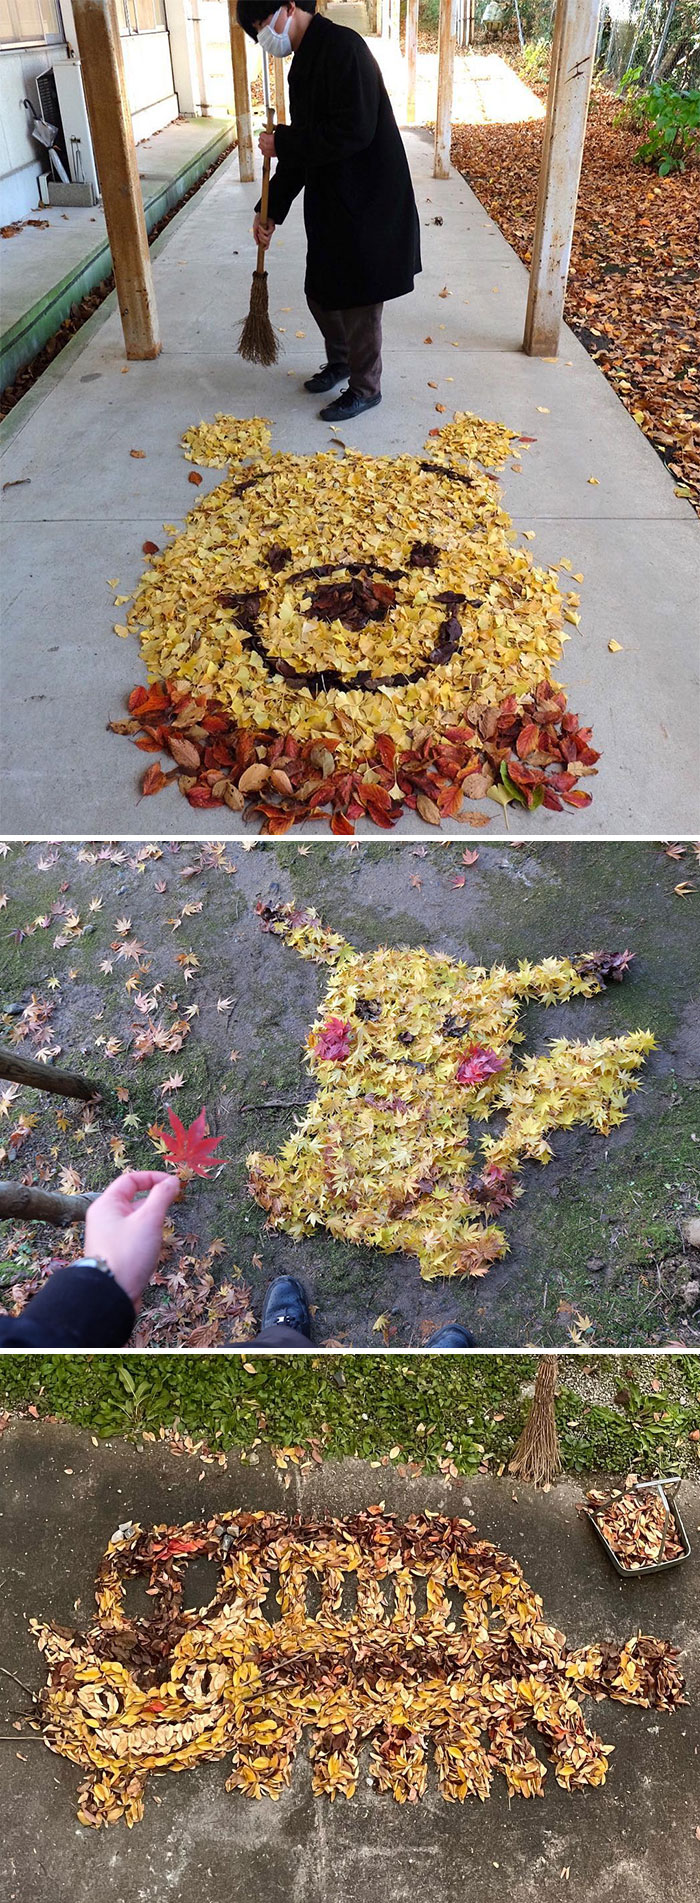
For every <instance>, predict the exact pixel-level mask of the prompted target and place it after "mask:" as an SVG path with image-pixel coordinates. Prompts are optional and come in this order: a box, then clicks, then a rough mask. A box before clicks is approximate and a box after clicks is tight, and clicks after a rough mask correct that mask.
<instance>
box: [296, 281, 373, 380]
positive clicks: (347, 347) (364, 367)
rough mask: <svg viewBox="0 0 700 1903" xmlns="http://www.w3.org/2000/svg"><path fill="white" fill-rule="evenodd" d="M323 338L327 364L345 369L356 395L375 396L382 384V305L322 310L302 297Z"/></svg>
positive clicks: (313, 302)
mask: <svg viewBox="0 0 700 1903" xmlns="http://www.w3.org/2000/svg"><path fill="white" fill-rule="evenodd" d="M306 302H307V304H308V306H309V310H310V312H311V315H312V317H313V319H314V322H315V323H317V324H318V328H319V330H320V332H321V336H322V337H323V341H324V343H325V346H326V357H327V359H328V362H329V363H332V364H333V365H334V367H337V368H338V369H341V370H347V372H348V375H349V378H350V389H351V390H353V391H354V392H355V394H356V395H357V396H379V394H380V391H381V387H382V311H383V309H384V305H383V304H357V305H355V306H354V307H353V308H352V310H345V311H325V310H322V308H321V305H320V304H317V303H316V302H315V300H314V298H312V297H307V300H306Z"/></svg>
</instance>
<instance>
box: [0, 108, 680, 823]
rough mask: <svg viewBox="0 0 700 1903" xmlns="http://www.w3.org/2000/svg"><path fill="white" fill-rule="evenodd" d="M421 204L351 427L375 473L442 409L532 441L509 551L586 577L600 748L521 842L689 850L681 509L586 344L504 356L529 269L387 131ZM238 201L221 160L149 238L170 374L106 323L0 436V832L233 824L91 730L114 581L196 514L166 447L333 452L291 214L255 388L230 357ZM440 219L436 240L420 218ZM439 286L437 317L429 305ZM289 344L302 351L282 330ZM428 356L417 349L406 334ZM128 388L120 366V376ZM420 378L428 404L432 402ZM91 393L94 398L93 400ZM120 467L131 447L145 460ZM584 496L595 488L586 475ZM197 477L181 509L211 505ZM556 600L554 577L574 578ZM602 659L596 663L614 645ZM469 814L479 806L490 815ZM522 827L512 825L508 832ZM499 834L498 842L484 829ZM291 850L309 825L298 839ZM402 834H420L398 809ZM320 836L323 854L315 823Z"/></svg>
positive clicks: (63, 361) (511, 487) (116, 649)
mask: <svg viewBox="0 0 700 1903" xmlns="http://www.w3.org/2000/svg"><path fill="white" fill-rule="evenodd" d="M406 141H407V149H408V152H409V156H410V161H411V166H412V169H413V174H414V178H415V182H416V191H417V199H418V204H419V210H420V218H421V227H422V233H421V235H422V241H423V252H424V271H423V274H422V276H421V278H420V279H419V280H418V284H417V289H416V292H415V293H414V295H413V296H412V297H410V298H406V299H403V300H401V301H399V302H397V303H395V304H393V305H392V306H391V307H389V309H388V310H387V314H386V352H385V362H386V372H385V380H384V402H383V405H382V407H381V408H380V409H378V410H377V411H374V412H372V413H370V414H369V415H367V416H364V417H362V418H360V419H358V421H356V422H355V423H354V424H353V425H351V426H349V427H348V428H347V429H346V437H347V440H348V442H350V443H352V444H357V445H358V446H360V447H362V448H363V449H366V450H368V451H369V452H376V453H377V454H385V453H387V452H388V453H392V452H395V451H398V450H410V451H413V452H414V453H419V452H420V449H421V446H422V444H423V442H424V440H425V438H426V436H427V432H428V430H429V429H430V428H431V427H433V425H434V424H435V422H436V421H437V419H436V415H435V404H436V402H441V403H444V404H445V405H446V414H447V416H448V417H449V414H450V413H451V411H452V409H453V408H455V409H471V410H474V411H477V412H478V413H479V414H481V415H483V416H485V417H490V418H494V419H499V420H501V421H504V422H506V423H508V424H509V425H511V426H512V427H513V428H515V429H516V430H518V431H521V432H523V433H524V434H526V435H532V436H534V437H536V439H537V440H536V442H535V443H534V444H533V445H532V447H531V448H530V450H529V451H528V452H527V453H525V455H524V456H523V467H522V474H520V475H517V474H515V473H514V472H513V471H512V469H511V468H510V467H507V468H506V470H505V472H504V479H503V482H504V493H505V503H506V506H507V508H508V510H509V512H510V514H511V516H512V518H513V521H514V524H515V528H516V531H517V532H518V534H520V533H522V532H523V531H525V530H527V531H530V530H534V533H535V539H534V541H531V542H530V543H529V546H530V549H531V550H532V552H533V554H534V556H535V559H536V560H537V561H538V562H540V563H542V564H544V565H549V564H554V563H556V562H558V561H559V560H560V559H561V558H562V557H567V558H569V559H570V561H571V563H572V567H573V569H574V570H575V571H577V572H579V571H581V570H582V571H583V573H584V577H585V579H584V583H583V587H582V590H581V625H580V627H579V628H577V629H575V628H571V630H570V633H571V637H572V638H571V640H570V641H569V642H568V644H567V646H566V648H565V652H564V656H563V659H562V661H561V663H560V665H559V668H558V677H559V678H560V679H561V680H562V681H563V682H564V683H565V685H566V687H567V691H568V695H569V704H570V706H571V708H573V709H574V710H575V711H576V712H578V713H579V715H580V716H581V718H582V719H584V720H585V721H586V723H587V724H588V723H591V724H592V725H593V729H594V737H595V743H596V745H597V746H598V747H599V748H601V749H602V759H601V762H600V769H599V772H598V775H597V777H596V778H595V780H593V781H591V782H590V784H591V786H592V788H593V791H594V799H593V805H592V806H591V807H590V808H588V809H587V810H586V811H585V812H583V813H580V812H577V811H570V812H568V813H562V814H558V815H556V816H554V815H546V814H544V813H543V812H542V811H540V812H538V813H535V814H532V815H527V816H526V830H527V831H528V832H531V833H533V834H536V833H539V832H542V833H543V834H550V835H551V834H552V833H555V832H556V833H562V834H565V833H570V834H571V833H574V834H578V833H587V834H592V835H598V836H601V835H613V836H614V835H615V834H633V835H634V834H644V833H645V832H646V833H649V832H652V831H653V832H656V833H662V834H668V835H670V836H675V835H676V834H679V833H681V834H682V833H688V832H693V831H695V830H696V828H697V826H698V824H699V823H700V817H699V815H700V793H699V791H698V784H697V772H696V758H697V733H698V713H699V710H700V699H699V696H698V683H697V661H698V648H699V641H698V635H699V632H700V617H699V601H698V593H699V591H698V569H699V559H698V558H699V552H700V531H699V530H698V524H697V521H696V519H695V517H694V515H693V512H692V510H691V508H690V506H689V504H688V503H687V502H685V501H683V500H680V499H679V498H677V497H676V496H675V495H674V486H673V481H672V478H671V477H670V476H669V475H668V473H667V472H666V470H665V469H664V468H663V466H662V464H661V463H660V461H659V459H658V458H657V456H656V455H655V453H654V451H653V449H652V448H651V446H650V444H649V443H648V442H647V441H646V440H645V438H644V437H643V436H642V434H641V432H640V431H639V430H638V429H637V428H636V426H635V424H634V423H633V421H632V419H631V418H630V417H629V416H628V414H627V412H626V411H625V410H624V408H623V407H622V405H621V404H620V403H619V401H618V399H617V397H616V396H615V395H614V393H613V391H612V390H611V389H610V387H609V385H608V384H607V383H606V382H605V380H604V378H603V377H602V375H601V374H600V372H599V371H598V370H597V368H596V367H595V365H594V364H593V363H592V362H591V360H590V358H589V357H588V356H587V354H586V352H585V351H584V350H583V347H582V346H581V345H580V344H578V343H577V341H576V340H575V339H574V338H573V336H572V335H571V334H570V333H569V332H568V331H564V333H563V335H562V342H561V349H560V355H559V358H558V359H557V361H556V362H555V363H550V362H543V361H538V360H535V359H531V358H527V357H525V356H524V355H523V354H522V351H521V348H520V345H521V337H522V326H523V319H524V311H525V299H526V288H527V274H526V272H525V269H524V267H523V266H522V264H521V263H520V262H519V260H518V259H517V258H516V257H515V254H514V253H513V252H512V251H511V249H510V247H509V246H508V244H507V243H506V241H505V239H504V238H503V236H502V235H501V233H500V232H499V231H498V229H497V227H496V225H495V224H494V223H493V222H492V220H491V219H489V218H488V216H487V214H486V213H485V211H484V210H483V208H482V206H481V205H480V204H479V203H478V201H477V200H476V198H475V197H474V195H473V194H472V193H471V191H470V190H469V188H468V187H467V186H466V185H465V184H464V182H463V180H462V179H461V178H460V177H459V176H458V175H453V176H452V178H451V179H450V180H449V181H446V182H443V183H439V182H436V181H435V180H433V178H432V176H431V160H432V148H431V143H430V140H429V137H428V135H427V134H426V133H420V132H411V133H408V134H407V135H406ZM256 190H257V188H256V187H255V186H241V185H240V184H239V183H238V180H237V175H236V162H235V158H234V159H233V160H231V161H228V162H226V163H225V164H224V165H223V166H222V167H221V168H220V169H219V171H218V172H217V174H216V175H215V177H214V178H213V179H212V181H211V183H210V184H209V185H208V186H206V187H204V188H203V190H202V191H201V192H200V193H199V194H197V196H196V198H195V199H194V200H193V201H191V203H190V205H189V206H188V207H187V208H186V209H185V210H184V211H183V213H182V214H181V215H180V216H179V217H178V218H176V219H175V220H173V221H172V223H171V224H170V226H169V227H168V229H167V231H166V232H165V233H163V234H162V237H161V239H160V240H159V241H157V249H158V255H157V257H156V260H155V279H156V290H157V296H158V303H159V310H160V317H161V326H162V332H163V354H162V356H161V357H160V358H159V359H158V360H157V361H156V362H155V363H141V364H139V363H132V364H130V365H129V366H128V368H127V366H125V363H124V358H123V344H122V337H121V329H120V324H119V319H118V316H117V314H116V312H115V310H114V308H113V304H109V303H108V304H106V305H105V306H103V308H102V310H101V311H100V312H98V313H97V315H96V318H95V319H93V320H91V322H90V323H89V324H88V325H86V326H85V328H84V329H83V330H82V331H81V332H80V334H79V336H78V337H76V339H75V340H74V343H73V344H71V345H69V346H68V348H67V349H66V350H65V351H64V352H63V353H62V354H61V356H60V358H59V359H58V360H57V362H56V364H55V365H54V366H52V367H51V369H50V370H49V371H47V372H46V373H45V375H44V376H43V377H42V378H41V380H40V382H39V383H38V384H37V385H36V386H35V388H34V390H33V391H31V392H30V394H29V396H28V397H27V398H25V399H24V401H23V403H22V404H20V405H19V406H18V407H17V409H16V410H15V411H14V412H13V415H12V416H11V417H10V418H9V419H8V422H7V424H6V425H5V427H4V430H3V432H2V434H1V435H0V443H2V444H4V445H5V448H4V454H3V455H2V467H1V480H2V483H3V484H4V485H10V486H9V487H5V489H4V504H5V522H4V529H3V535H4V538H5V576H6V580H5V610H4V660H3V674H2V686H3V703H4V711H3V728H4V731H3V741H2V745H3V766H4V793H3V800H2V811H1V819H2V825H3V827H4V828H5V829H7V830H9V831H12V832H17V833H21V834H26V833H37V834H41V833H44V832H55V833H59V832H68V833H71V832H72V833H81V832H86V831H89V832H90V833H92V834H96V833H106V834H109V835H114V834H116V833H122V832H123V833H129V832H135V831H138V832H140V833H143V831H144V830H145V829H146V828H148V827H149V826H150V827H151V828H152V829H153V833H154V834H155V835H156V836H158V835H162V834H180V835H184V836H188V835H193V834H196V833H201V834H211V833H212V831H217V832H222V833H224V832H233V831H235V830H237V829H239V824H240V823H239V821H238V818H237V816H236V815H234V814H232V813H230V812H229V811H228V810H227V809H226V808H221V809H220V810H217V811H216V812H215V813H207V812H205V813H197V812H194V811H193V810H192V809H191V808H190V807H189V806H188V805H187V804H186V802H185V801H184V800H183V799H182V798H181V796H180V794H179V793H178V792H177V790H176V789H175V788H172V787H171V788H168V789H167V791H166V792H164V793H162V794H160V795H159V796H158V797H157V798H156V799H155V800H153V801H149V802H148V803H144V802H143V801H142V800H139V794H138V785H139V778H140V773H141V771H142V769H143V759H142V756H141V755H140V754H138V753H137V752H136V751H135V750H133V749H132V748H131V747H130V746H129V745H128V743H127V742H126V741H125V740H123V739H119V738H117V737H116V736H113V735H112V734H106V733H105V727H106V723H107V721H108V719H109V718H110V717H112V718H114V717H119V715H120V713H121V712H122V710H123V705H124V698H125V696H126V694H127V693H128V692H129V690H130V688H131V687H132V686H133V685H134V684H135V683H136V682H137V681H139V680H142V679H143V678H144V673H143V669H142V666H141V663H140V660H139V656H138V652H137V648H136V643H135V642H134V641H133V640H129V641H124V640H119V639H117V638H116V637H115V635H114V633H113V625H114V622H115V620H121V619H122V618H123V616H122V614H121V613H120V611H119V610H117V611H116V613H115V609H114V606H113V592H111V591H110V587H109V585H108V583H109V581H110V580H114V579H116V578H118V582H119V590H118V592H119V593H121V594H123V595H127V594H128V593H129V592H130V591H131V590H132V589H133V587H134V585H135V583H136V581H137V579H138V576H139V574H140V572H141V569H142V566H143V558H142V555H141V544H142V542H143V540H144V539H145V538H149V539H153V540H155V541H157V542H161V543H162V539H163V524H164V523H171V524H178V523H181V522H182V520H183V518H184V515H185V513H186V511H187V509H188V508H189V506H190V505H191V502H192V490H191V488H189V487H188V483H187V476H188V473H189V466H188V465H187V464H186V463H185V462H184V460H183V458H182V456H181V453H180V451H179V447H178V445H179V438H180V435H181V432H182V430H183V429H184V428H185V427H186V426H187V425H189V424H191V423H194V422H198V421H199V420H200V418H212V417H213V416H214V414H215V412H216V411H219V410H223V411H227V412H229V413H233V414H236V415H241V416H247V415H255V414H263V415H267V416H270V417H271V418H272V419H273V424H274V427H273V444H274V446H275V447H277V448H281V449H285V448H287V449H294V450H295V451H298V452H299V451H301V452H305V451H312V450H315V449H317V448H319V447H325V446H327V445H328V444H329V443H330V441H331V440H332V438H331V433H330V431H329V430H328V427H327V426H326V425H325V424H322V423H320V422H319V420H318V416H317V413H316V405H315V402H314V401H313V400H310V399H309V398H308V396H307V395H306V394H305V392H304V391H303V389H302V388H301V382H302V378H303V376H304V375H306V374H308V371H309V368H310V367H311V368H313V367H315V366H316V365H317V364H318V362H319V361H320V358H321V348H320V341H319V338H318V335H317V333H316V332H315V329H314V326H313V323H312V321H311V319H310V317H309V315H308V312H307V311H306V308H305V305H304V301H303V295H302V280H303V228H302V219H301V209H300V205H299V204H297V205H296V206H295V207H294V209H293V211H292V214H291V215H290V219H289V221H288V223H287V224H286V225H285V227H284V229H283V230H282V231H281V232H280V233H279V234H278V236H277V237H276V238H275V242H274V250H273V252H272V254H271V258H270V284H271V308H272V315H273V320H274V321H275V322H276V323H277V325H278V326H279V327H280V328H282V327H284V336H283V342H284V346H285V351H284V356H283V357H282V358H281V360H280V363H279V364H278V366H277V367H276V368H275V369H274V370H263V369H253V368H251V367H250V366H247V365H244V364H243V363H242V361H241V359H240V358H239V357H238V356H237V355H236V340H237V331H238V323H239V320H240V319H241V318H242V317H243V315H244V314H245V311H246V309H247V305H248V297H249V288H250V274H251V268H252V265H253V262H254V253H253V250H252V244H251V238H250V220H251V210H252V206H253V204H254V202H255V198H256ZM436 216H441V217H442V219H443V224H442V225H441V226H436V225H435V224H434V223H433V222H431V221H432V220H434V218H435V217H436ZM445 286H447V288H448V291H449V293H450V295H449V297H448V298H441V297H440V292H441V291H442V289H443V288H444V287H445ZM300 333H303V334H300ZM426 335H430V336H431V337H432V338H433V343H432V345H431V346H426V345H425V344H424V341H423V340H424V338H425V337H426ZM125 370H126V371H127V373H126V374H124V372H125ZM431 382H437V384H438V388H437V390H432V389H430V388H429V387H428V386H429V383H431ZM98 384H99V388H98ZM132 449H139V450H141V451H143V452H144V454H143V456H142V457H141V458H139V459H133V458H132V457H131V455H130V451H131V450H132ZM591 477H595V478H596V482H595V483H591V481H590V480H589V479H590V478H591ZM216 481H217V472H215V471H213V470H207V471H205V472H204V484H203V488H202V490H201V491H200V494H204V493H205V492H206V490H207V489H208V488H211V487H213V486H214V485H215V483H216ZM567 585H568V581H567ZM611 638H613V639H615V640H616V641H617V642H619V644H620V648H621V652H616V653H611V652H610V651H609V648H608V642H609V640H610V639H611ZM481 810H486V811H487V812H491V811H492V808H491V807H490V805H489V803H488V802H487V803H486V805H485V807H482V809H481ZM519 811H520V809H516V810H515V811H513V810H512V811H511V828H512V829H514V830H516V831H517V830H518V829H519V828H520V829H521V830H522V829H523V826H522V816H521V815H520V816H519ZM492 824H493V826H494V828H496V829H498V830H502V821H501V815H500V813H499V812H498V810H497V809H495V818H494V819H493V821H492ZM310 830H314V829H309V828H306V829H305V831H306V833H307V836H308V835H309V832H310ZM397 830H398V831H404V832H405V831H409V832H416V831H418V830H423V828H422V826H421V823H420V822H417V821H416V820H415V819H414V818H413V816H412V815H408V816H406V817H405V818H404V820H403V822H402V824H401V826H400V827H399V828H398V829H397ZM323 836H325V829H324V833H323Z"/></svg>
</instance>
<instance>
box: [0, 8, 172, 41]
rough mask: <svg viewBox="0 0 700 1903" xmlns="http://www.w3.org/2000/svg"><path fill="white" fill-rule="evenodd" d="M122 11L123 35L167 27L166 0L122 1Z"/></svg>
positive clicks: (149, 31) (150, 31) (151, 31)
mask: <svg viewBox="0 0 700 1903" xmlns="http://www.w3.org/2000/svg"><path fill="white" fill-rule="evenodd" d="M0 4H2V0H0ZM121 9H122V15H123V19H124V25H123V27H122V32H123V33H153V32H155V31H156V30H157V29H158V28H160V27H164V26H167V20H166V18H165V0H121Z"/></svg>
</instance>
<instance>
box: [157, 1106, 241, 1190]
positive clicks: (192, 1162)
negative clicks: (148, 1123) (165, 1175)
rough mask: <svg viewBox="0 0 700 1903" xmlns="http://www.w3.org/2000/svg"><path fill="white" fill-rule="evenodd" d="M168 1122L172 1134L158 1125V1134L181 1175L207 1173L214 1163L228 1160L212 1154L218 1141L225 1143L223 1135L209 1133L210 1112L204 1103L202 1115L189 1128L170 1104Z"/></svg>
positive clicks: (166, 1152) (205, 1174)
mask: <svg viewBox="0 0 700 1903" xmlns="http://www.w3.org/2000/svg"><path fill="white" fill-rule="evenodd" d="M168 1121H169V1124H170V1130H171V1133H172V1134H171V1135H170V1136H169V1135H168V1132H167V1130H163V1129H161V1128H160V1127H159V1126H158V1125H156V1126H155V1134H157V1135H158V1136H159V1137H162V1139H163V1143H164V1146H165V1155H166V1156H167V1158H168V1161H169V1162H170V1163H174V1164H175V1168H176V1169H177V1170H179V1171H180V1173H181V1174H183V1173H186V1174H187V1175H188V1176H208V1175H209V1171H210V1170H211V1169H213V1168H214V1164H215V1163H226V1162H227V1161H228V1158H227V1157H225V1156H214V1154H213V1152H214V1150H215V1149H216V1147H217V1144H219V1143H222V1142H223V1137H210V1136H207V1134H206V1129H207V1113H206V1110H205V1108H204V1105H202V1108H201V1110H200V1112H199V1116H198V1117H195V1120H194V1123H191V1124H190V1125H189V1128H188V1129H186V1128H185V1125H184V1123H181V1122H180V1118H179V1117H178V1116H176V1114H175V1111H174V1110H171V1108H170V1105H169V1104H168Z"/></svg>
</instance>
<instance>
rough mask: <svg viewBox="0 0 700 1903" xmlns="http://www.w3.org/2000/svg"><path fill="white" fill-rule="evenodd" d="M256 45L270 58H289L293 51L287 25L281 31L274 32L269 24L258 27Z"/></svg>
mask: <svg viewBox="0 0 700 1903" xmlns="http://www.w3.org/2000/svg"><path fill="white" fill-rule="evenodd" d="M276 17H277V16H276ZM258 46H261V47H262V48H263V52H265V53H267V55H268V57H269V58H270V59H290V58H291V55H292V53H293V52H294V47H293V46H292V42H291V40H290V38H289V28H288V26H286V27H285V29H284V32H283V33H276V32H275V29H274V27H273V26H269V25H268V26H260V27H258Z"/></svg>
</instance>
